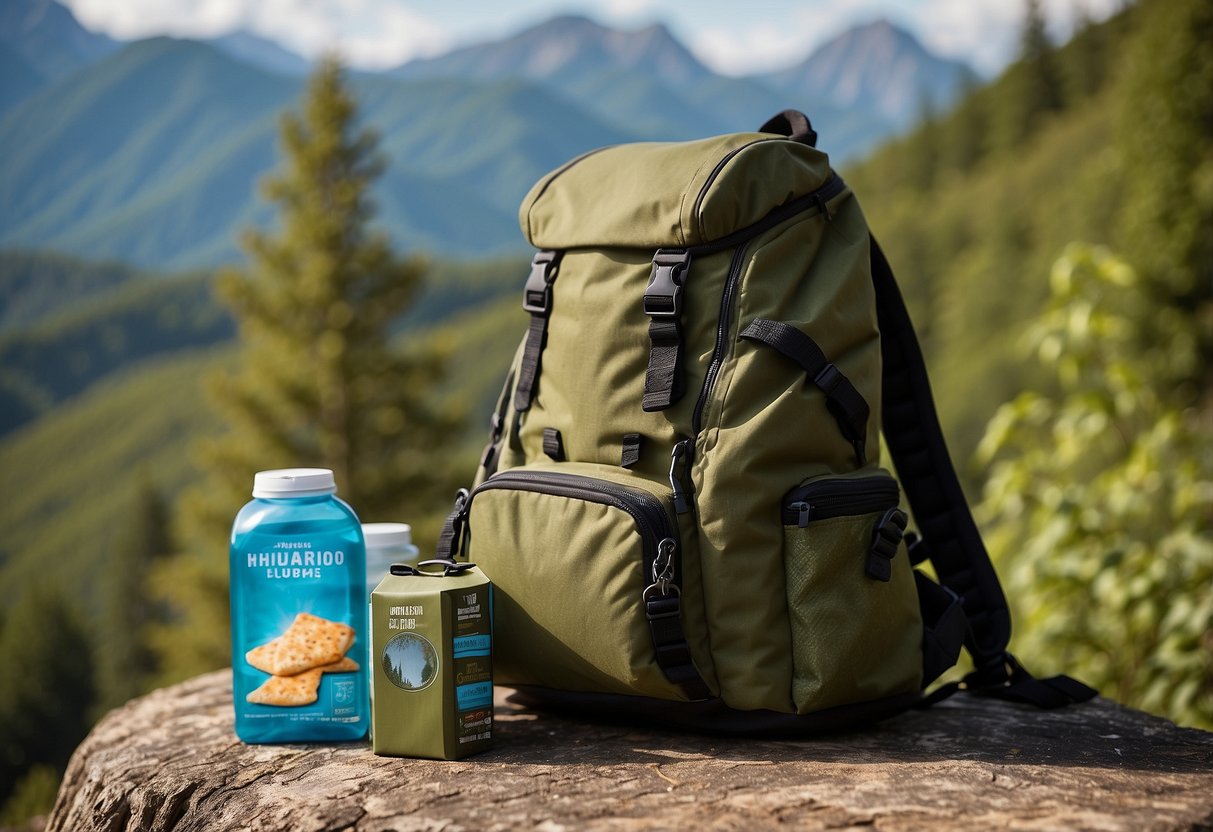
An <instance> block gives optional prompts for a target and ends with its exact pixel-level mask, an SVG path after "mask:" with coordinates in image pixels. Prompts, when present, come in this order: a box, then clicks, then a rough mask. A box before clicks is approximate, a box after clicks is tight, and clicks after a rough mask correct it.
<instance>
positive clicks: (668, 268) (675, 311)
mask: <svg viewBox="0 0 1213 832" xmlns="http://www.w3.org/2000/svg"><path fill="white" fill-rule="evenodd" d="M690 264H691V253H690V252H689V251H666V250H664V249H658V250H657V253H656V254H654V255H653V272H652V276H651V277H649V285H648V287H647V288H645V290H644V314H646V315H648V316H649V317H650V318H677V317H678V316H679V315H681V314H682V279H683V276H684V275H685V274H686V270H687V268H688V267H689V266H690Z"/></svg>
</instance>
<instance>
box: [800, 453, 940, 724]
mask: <svg viewBox="0 0 1213 832" xmlns="http://www.w3.org/2000/svg"><path fill="white" fill-rule="evenodd" d="M898 500H899V492H898V487H897V483H896V481H895V480H894V479H893V478H892V477H891V476H889V475H888V474H886V473H883V472H881V473H871V471H870V469H869V471H868V472H865V475H863V476H849V477H837V476H829V477H818V478H815V479H812V480H809V481H807V482H805V483H803V484H801V485H800V486H798V487H796V488H794V489H792V490H791V491H790V492H788V494H786V495H785V496H784V498H783V502H782V505H781V515H782V517H783V532H784V570H785V574H786V577H787V597H788V615H789V619H790V623H791V630H792V649H793V675H792V700H793V702H794V703H795V705H796V710H797V712H798V713H802V714H803V713H810V712H813V711H818V710H821V709H823V708H830V707H834V706H837V705H843V704H847V703H853V702H864V701H871V700H875V699H881V698H885V697H889V696H893V695H896V694H899V693H910V692H913V691H917V690H918V689H919V687H920V685H921V682H922V617H921V614H920V612H919V605H918V597H917V590H916V588H915V582H914V576H913V570H912V568H911V567H910V562H909V557H908V556H907V554H906V551H905V544H904V543H902V542H901V532H902V530H903V529H904V524H905V515H904V514H903V513H901V512H900V511H899V510H898V509H897V504H898ZM898 514H900V520H899V518H898V516H897V515H898ZM899 522H900V525H899Z"/></svg>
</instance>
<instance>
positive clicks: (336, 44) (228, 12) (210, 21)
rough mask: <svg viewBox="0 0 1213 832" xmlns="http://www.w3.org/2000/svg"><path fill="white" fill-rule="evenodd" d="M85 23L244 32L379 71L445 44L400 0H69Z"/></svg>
mask: <svg viewBox="0 0 1213 832" xmlns="http://www.w3.org/2000/svg"><path fill="white" fill-rule="evenodd" d="M67 2H68V5H69V6H71V9H72V11H73V12H74V13H75V14H76V16H77V17H78V18H79V19H80V21H81V23H83V24H84V25H85V26H86V27H88V28H90V29H94V30H100V31H104V32H107V33H109V34H110V35H113V36H114V37H117V38H122V39H134V38H142V37H150V36H152V35H158V34H170V35H176V36H179V37H196V38H207V37H214V36H216V35H221V34H225V33H227V32H230V31H232V30H234V29H249V30H251V31H253V32H256V33H257V34H259V35H262V36H265V37H268V38H272V39H274V40H277V41H278V42H280V43H281V44H282V45H283V46H286V47H288V48H290V49H294V50H295V51H297V52H299V53H300V54H302V55H306V56H309V57H314V56H316V55H318V54H320V53H321V52H325V51H328V50H332V49H336V50H338V51H339V52H340V53H341V54H342V55H343V56H345V58H346V60H348V61H349V62H350V63H351V64H352V65H354V66H357V67H361V68H365V69H382V68H386V67H390V66H394V65H396V64H399V63H402V62H403V61H405V60H407V59H409V58H412V57H416V56H420V55H431V54H434V53H436V52H440V51H442V50H443V49H445V48H446V47H447V46H449V45H450V43H451V36H450V33H448V32H447V31H446V30H445V29H444V28H443V27H441V26H439V25H438V24H436V23H434V22H433V21H432V20H430V19H429V18H427V17H426V16H424V15H422V14H421V13H419V12H417V11H415V10H414V9H413V8H412V7H411V6H410V5H408V4H406V3H404V2H401V1H400V0H258V2H256V3H249V2H247V0H67Z"/></svg>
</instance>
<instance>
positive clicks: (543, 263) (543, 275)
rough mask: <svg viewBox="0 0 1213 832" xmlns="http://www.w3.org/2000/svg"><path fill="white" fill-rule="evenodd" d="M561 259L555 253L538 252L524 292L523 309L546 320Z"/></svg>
mask: <svg viewBox="0 0 1213 832" xmlns="http://www.w3.org/2000/svg"><path fill="white" fill-rule="evenodd" d="M559 259H560V256H559V253H558V252H555V251H540V252H536V254H535V256H534V257H533V258H532V259H531V274H530V276H529V277H527V279H526V287H525V288H524V289H523V290H522V308H523V309H525V310H526V311H527V312H530V313H531V314H532V315H539V316H541V317H544V318H546V317H547V315H548V312H549V311H550V310H551V308H552V280H553V279H555V272H556V262H557V261H558V260H559Z"/></svg>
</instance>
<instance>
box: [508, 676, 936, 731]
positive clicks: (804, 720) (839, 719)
mask: <svg viewBox="0 0 1213 832" xmlns="http://www.w3.org/2000/svg"><path fill="white" fill-rule="evenodd" d="M507 684H508V683H507ZM511 687H514V691H515V692H514V693H513V694H511V695H510V696H509V697H508V698H509V701H510V702H514V703H516V704H519V705H522V706H523V707H527V708H533V709H536V710H545V711H552V712H555V713H560V714H565V715H567V716H569V717H570V718H572V719H575V720H578V721H584V720H596V721H600V722H611V723H622V724H625V725H636V724H638V723H641V724H645V725H647V726H649V727H652V728H656V729H659V730H676V731H687V732H692V733H696V734H707V735H713V736H733V737H772V738H778V739H784V738H792V737H804V736H820V735H822V734H830V733H839V732H842V731H851V730H855V729H857V728H865V727H868V726H870V725H872V724H874V723H877V722H879V721H881V720H883V719H888V718H889V717H892V716H895V715H896V714H899V713H902V712H904V711H906V710H908V709H910V708H912V707H914V706H915V705H916V704H917V703H918V702H919V701H920V697H921V694H919V693H918V692H914V693H903V694H897V695H895V696H890V697H887V698H884V699H875V700H871V701H868V702H857V703H854V704H850V705H842V706H840V707H837V708H828V709H826V710H823V711H815V712H813V713H809V714H790V713H780V712H778V711H769V710H754V711H739V710H736V709H734V708H730V707H729V706H727V705H725V704H724V702H723V701H722V700H720V699H705V700H702V701H699V702H675V701H672V700H666V699H655V698H653V697H648V696H626V695H622V694H612V693H586V692H583V691H563V690H553V689H551V688H543V687H538V686H533V685H518V686H511Z"/></svg>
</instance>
